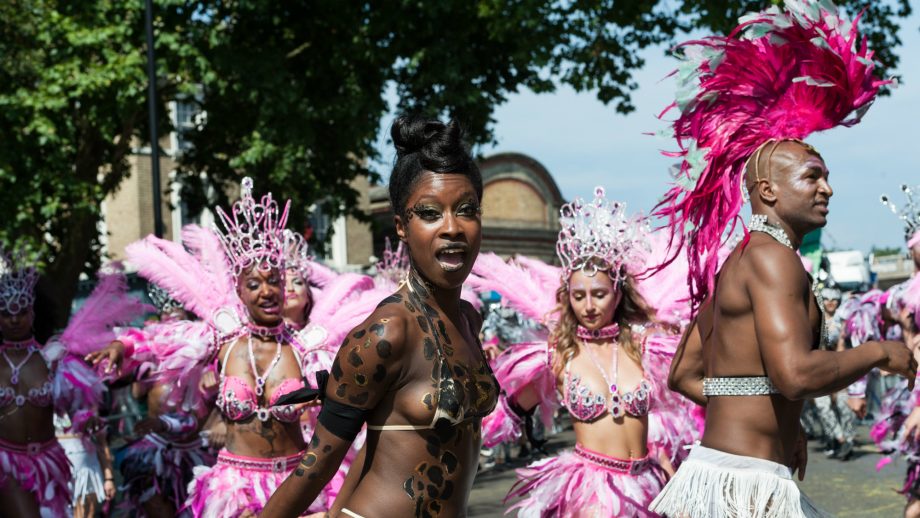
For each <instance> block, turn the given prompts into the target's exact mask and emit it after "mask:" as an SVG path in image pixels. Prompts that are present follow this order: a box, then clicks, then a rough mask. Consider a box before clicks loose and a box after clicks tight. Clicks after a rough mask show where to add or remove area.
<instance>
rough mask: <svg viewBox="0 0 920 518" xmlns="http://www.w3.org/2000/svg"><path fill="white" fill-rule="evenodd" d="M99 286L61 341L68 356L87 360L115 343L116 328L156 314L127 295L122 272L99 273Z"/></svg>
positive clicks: (84, 304)
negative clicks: (91, 355)
mask: <svg viewBox="0 0 920 518" xmlns="http://www.w3.org/2000/svg"><path fill="white" fill-rule="evenodd" d="M98 280H99V282H98V284H96V287H95V288H94V289H93V291H92V293H90V295H89V297H87V299H86V301H85V302H84V303H83V305H82V306H81V307H80V309H79V310H78V311H77V312H76V313H75V314H74V315H73V316H72V317H71V318H70V322H68V324H67V328H66V329H64V332H63V333H61V337H60V341H61V342H62V343H63V344H64V346H65V348H66V349H67V352H69V353H71V354H75V355H77V356H85V355H87V354H89V353H91V352H93V351H97V350H99V349H101V348H103V347H105V346H106V345H108V344H109V343H110V342H111V341H112V340H114V339H115V332H114V331H113V328H114V327H116V326H121V325H126V324H129V323H130V322H131V321H133V320H135V319H137V318H140V317H142V316H143V315H144V314H145V313H147V312H150V311H152V310H153V308H151V307H150V306H148V305H146V304H143V303H142V302H141V301H140V300H138V299H136V298H134V297H132V296H130V295H128V284H127V281H126V279H125V276H124V274H123V273H122V272H115V273H105V272H101V271H100V272H99V276H98Z"/></svg>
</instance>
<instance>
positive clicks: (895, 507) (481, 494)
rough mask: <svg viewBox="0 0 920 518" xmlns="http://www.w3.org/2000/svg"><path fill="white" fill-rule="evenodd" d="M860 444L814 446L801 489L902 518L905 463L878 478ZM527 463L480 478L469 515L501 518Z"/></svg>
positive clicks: (553, 443)
mask: <svg viewBox="0 0 920 518" xmlns="http://www.w3.org/2000/svg"><path fill="white" fill-rule="evenodd" d="M574 439H575V436H574V433H573V432H572V431H571V430H570V429H567V430H566V431H564V432H562V433H560V434H558V435H555V436H553V437H552V438H551V439H550V442H549V443H548V444H547V449H548V450H549V451H550V452H555V451H558V450H560V449H564V448H570V447H571V446H572V445H574ZM857 441H858V442H859V444H860V445H859V446H858V447H857V449H856V451H855V452H854V455H853V457H852V458H851V459H850V460H849V461H848V462H840V461H837V460H832V459H828V458H826V457H825V456H824V455H823V454H822V452H821V449H820V447H819V445H818V443H816V442H811V443H810V444H809V446H810V451H809V462H808V468H807V470H806V478H805V481H804V482H801V483H800V485H801V487H802V489H803V490H804V491H805V493H806V494H807V495H808V496H809V497H810V498H811V499H812V500H813V501H814V502H815V503H816V504H818V506H820V507H822V508H823V509H824V510H826V511H829V512H831V513H833V514H834V515H836V516H839V517H892V518H897V517H900V516H901V513H902V511H903V507H904V503H905V499H904V497H902V496H901V495H899V494H897V493H896V492H895V489H897V488H900V487H901V483H902V481H903V476H904V469H905V464H904V462H902V461H900V460H899V461H897V462H893V463H891V464H889V465H888V466H886V467H885V468H884V469H883V470H882V471H881V472H880V473H876V472H875V464H876V462H878V460H879V459H880V458H881V454H880V453H879V452H878V450H877V449H876V448H875V445H874V444H871V441H869V438H868V428H867V427H864V426H863V427H860V428H859V434H858V437H857ZM514 450H515V452H516V448H515V449H514ZM525 464H526V462H523V461H519V460H515V461H513V462H512V463H511V464H510V465H508V466H497V467H496V468H493V469H491V470H488V471H485V472H483V473H480V474H479V475H478V476H477V477H476V483H475V484H474V486H473V491H472V494H471V496H470V507H469V515H470V516H475V517H483V518H485V517H488V518H498V517H500V516H502V513H503V512H504V509H505V506H504V505H503V504H502V499H503V498H504V497H505V494H507V492H508V489H509V488H510V487H511V485H512V484H513V483H514V480H515V477H514V470H513V469H512V468H516V467H520V466H523V465H525Z"/></svg>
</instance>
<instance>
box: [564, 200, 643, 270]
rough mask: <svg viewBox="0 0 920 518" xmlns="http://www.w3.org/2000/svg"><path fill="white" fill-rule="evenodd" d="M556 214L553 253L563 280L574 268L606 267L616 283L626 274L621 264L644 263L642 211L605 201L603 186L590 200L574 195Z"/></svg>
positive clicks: (597, 268) (623, 204)
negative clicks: (631, 211)
mask: <svg viewBox="0 0 920 518" xmlns="http://www.w3.org/2000/svg"><path fill="white" fill-rule="evenodd" d="M559 213H560V217H559V223H560V224H561V225H562V230H560V231H559V239H558V240H557V241H556V253H557V254H558V255H559V260H560V261H561V262H562V269H563V273H564V278H565V279H568V278H569V276H570V275H571V274H572V273H573V272H574V271H576V270H582V271H584V272H585V273H587V274H588V275H595V274H596V273H597V272H598V271H600V270H607V271H608V273H609V275H610V277H611V278H612V279H613V280H614V281H615V282H619V281H620V280H622V277H623V275H624V273H626V272H625V271H624V270H625V269H624V266H628V265H630V264H640V263H641V264H644V261H645V256H646V254H647V253H648V252H649V248H648V239H647V238H648V233H649V229H648V222H647V220H646V218H645V217H644V216H642V215H641V214H637V215H635V216H632V217H630V216H629V215H627V213H626V204H625V203H620V202H618V201H614V200H608V199H607V198H606V196H605V192H604V188H603V187H596V188H595V189H594V200H593V201H592V202H591V203H587V202H586V201H585V200H584V199H582V198H575V200H574V201H572V202H571V203H566V204H565V205H563V206H562V208H561V209H559Z"/></svg>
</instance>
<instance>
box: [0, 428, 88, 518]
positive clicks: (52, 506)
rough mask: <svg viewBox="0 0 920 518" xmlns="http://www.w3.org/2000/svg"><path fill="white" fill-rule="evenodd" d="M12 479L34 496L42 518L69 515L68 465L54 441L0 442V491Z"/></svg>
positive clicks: (64, 454) (65, 456)
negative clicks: (49, 515)
mask: <svg viewBox="0 0 920 518" xmlns="http://www.w3.org/2000/svg"><path fill="white" fill-rule="evenodd" d="M11 479H12V480H15V481H16V482H17V483H19V487H21V488H22V489H24V490H26V491H28V492H30V493H32V494H34V495H35V497H36V498H37V499H38V504H39V506H41V508H42V511H43V514H44V512H46V511H50V513H51V515H52V516H67V515H68V512H69V510H70V500H71V498H70V489H69V488H68V487H67V483H68V482H69V481H70V461H68V460H67V454H66V453H64V448H62V447H61V445H60V443H58V441H57V439H51V440H50V441H48V442H43V443H29V444H18V443H12V442H7V441H4V440H2V439H0V487H3V486H5V485H6V484H7V483H8V482H9V481H10V480H11Z"/></svg>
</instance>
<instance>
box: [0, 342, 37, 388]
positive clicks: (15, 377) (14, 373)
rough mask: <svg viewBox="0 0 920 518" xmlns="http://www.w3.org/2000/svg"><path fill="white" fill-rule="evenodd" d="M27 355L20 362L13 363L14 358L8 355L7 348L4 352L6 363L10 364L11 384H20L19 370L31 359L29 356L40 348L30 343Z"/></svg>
mask: <svg viewBox="0 0 920 518" xmlns="http://www.w3.org/2000/svg"><path fill="white" fill-rule="evenodd" d="M26 350H27V351H28V352H27V353H26V357H25V358H23V359H22V361H21V362H19V364H16V363H13V360H11V359H10V357H9V356H7V355H6V350H4V351H3V352H2V354H3V359H4V360H6V363H7V364H9V366H10V371H11V374H10V384H12V385H13V386H16V385H18V384H19V371H20V370H22V367H23V366H24V365H25V364H26V363H27V362H28V361H29V358H31V357H32V355H33V354H34V353H35V351H37V350H38V349H37V348H36V347H35V346H32V345H30V346H29V347H28V348H27V349H26Z"/></svg>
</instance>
